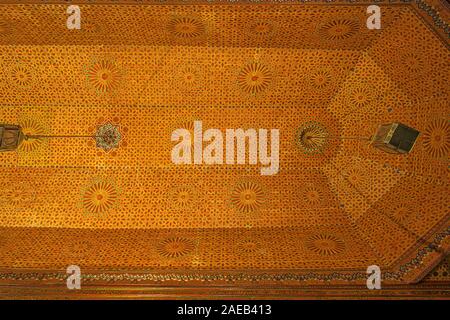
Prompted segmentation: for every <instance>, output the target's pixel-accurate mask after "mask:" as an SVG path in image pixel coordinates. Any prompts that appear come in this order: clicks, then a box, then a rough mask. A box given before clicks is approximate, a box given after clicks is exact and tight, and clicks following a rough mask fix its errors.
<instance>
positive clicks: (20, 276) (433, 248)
mask: <svg viewBox="0 0 450 320" xmlns="http://www.w3.org/2000/svg"><path fill="white" fill-rule="evenodd" d="M447 238H449V239H450V227H447V229H446V230H445V231H443V232H440V233H438V234H436V235H435V237H434V239H433V241H431V242H430V243H429V244H428V245H426V246H425V247H423V248H422V249H420V250H419V251H418V253H417V255H416V257H415V258H413V259H412V260H410V261H409V262H407V263H405V264H403V265H402V266H400V267H399V269H398V271H388V272H383V275H382V277H383V280H384V281H394V282H402V279H403V277H404V276H405V275H406V274H407V273H408V272H410V271H411V270H413V269H416V268H418V267H419V266H420V265H421V263H422V262H423V260H424V259H425V258H426V257H427V255H429V254H431V253H433V252H437V251H439V246H440V245H441V244H442V243H443V242H444V240H446V239H447ZM66 278H67V274H65V273H62V272H50V273H44V272H28V273H17V272H4V273H0V281H2V280H6V281H8V280H9V281H21V280H38V281H44V280H61V281H63V280H64V279H66ZM82 279H83V281H86V282H95V281H108V282H119V281H127V282H131V283H138V282H145V281H150V282H164V281H182V282H189V281H203V282H215V281H226V282H230V281H231V282H235V281H245V282H247V281H250V282H255V281H256V282H260V281H275V282H280V281H294V282H300V283H301V282H305V281H318V282H329V281H344V282H354V281H362V280H365V279H367V274H366V273H365V272H351V271H349V272H331V273H317V272H307V273H303V274H301V273H278V274H275V273H260V274H254V273H243V272H240V273H210V274H209V273H206V272H205V273H201V272H197V273H173V272H171V273H137V272H133V271H130V272H123V273H120V272H111V273H106V272H103V273H84V274H82Z"/></svg>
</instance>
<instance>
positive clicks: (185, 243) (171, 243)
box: [157, 237, 195, 258]
mask: <svg viewBox="0 0 450 320" xmlns="http://www.w3.org/2000/svg"><path fill="white" fill-rule="evenodd" d="M194 249H195V243H194V241H192V240H191V239H188V238H183V237H173V238H169V239H165V240H163V241H161V242H160V243H159V245H158V247H157V251H158V253H159V254H160V255H161V256H163V257H165V258H180V257H182V256H185V255H187V254H189V253H191V252H193V251H194Z"/></svg>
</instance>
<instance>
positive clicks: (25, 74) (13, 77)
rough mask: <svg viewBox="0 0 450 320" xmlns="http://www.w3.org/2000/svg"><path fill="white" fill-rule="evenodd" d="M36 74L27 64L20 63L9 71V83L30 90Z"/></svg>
mask: <svg viewBox="0 0 450 320" xmlns="http://www.w3.org/2000/svg"><path fill="white" fill-rule="evenodd" d="M34 79H35V76H34V73H33V71H32V69H31V68H30V67H29V66H28V65H27V64H25V63H18V64H16V65H14V66H13V67H12V68H11V69H10V70H9V81H10V83H11V84H12V85H14V86H15V87H17V88H19V89H29V88H31V87H32V86H33V84H34Z"/></svg>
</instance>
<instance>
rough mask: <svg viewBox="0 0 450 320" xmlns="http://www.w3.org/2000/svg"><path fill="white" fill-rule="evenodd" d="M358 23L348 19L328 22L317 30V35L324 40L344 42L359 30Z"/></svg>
mask: <svg viewBox="0 0 450 320" xmlns="http://www.w3.org/2000/svg"><path fill="white" fill-rule="evenodd" d="M359 25H360V24H359V22H358V21H354V20H349V19H337V20H333V21H329V22H327V23H325V24H324V25H322V26H321V27H320V28H319V35H320V36H321V37H322V38H324V39H326V40H332V41H336V40H345V39H348V38H350V37H352V36H353V35H355V34H356V33H357V32H358V30H359Z"/></svg>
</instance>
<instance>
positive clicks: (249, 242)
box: [237, 239, 259, 254]
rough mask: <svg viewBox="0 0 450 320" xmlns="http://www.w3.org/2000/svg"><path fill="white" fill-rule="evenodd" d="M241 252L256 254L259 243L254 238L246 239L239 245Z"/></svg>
mask: <svg viewBox="0 0 450 320" xmlns="http://www.w3.org/2000/svg"><path fill="white" fill-rule="evenodd" d="M237 249H238V251H239V253H242V254H254V253H257V252H258V251H259V243H258V242H257V241H255V240H253V239H245V240H243V241H240V242H239V243H238V245H237Z"/></svg>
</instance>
